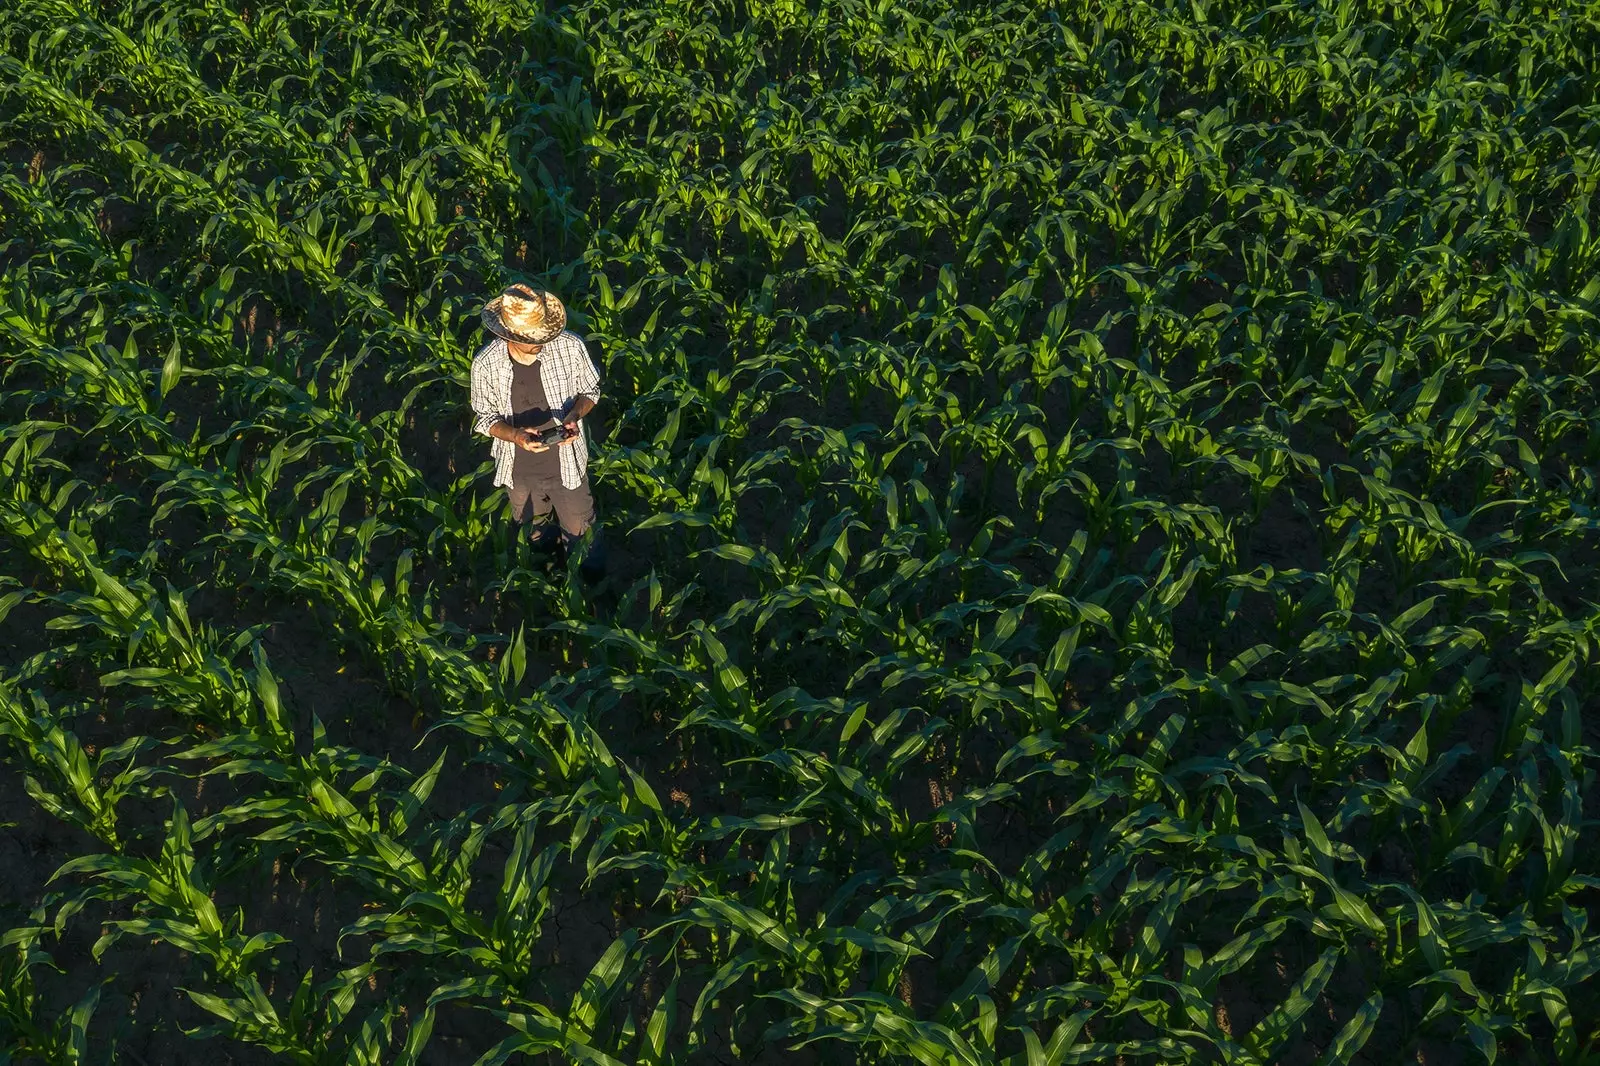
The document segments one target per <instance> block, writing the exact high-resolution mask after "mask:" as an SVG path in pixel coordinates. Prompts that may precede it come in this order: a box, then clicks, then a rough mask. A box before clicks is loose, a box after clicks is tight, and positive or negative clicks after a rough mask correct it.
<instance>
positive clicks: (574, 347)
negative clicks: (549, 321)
mask: <svg viewBox="0 0 1600 1066" xmlns="http://www.w3.org/2000/svg"><path fill="white" fill-rule="evenodd" d="M555 344H556V346H558V347H559V348H561V349H562V350H563V351H568V352H575V353H576V352H584V353H587V352H588V351H589V345H588V344H587V343H586V342H585V341H584V339H583V338H582V337H580V336H578V335H577V334H576V333H574V332H572V331H571V330H570V329H564V330H562V331H561V332H560V333H557V334H556V339H555Z"/></svg>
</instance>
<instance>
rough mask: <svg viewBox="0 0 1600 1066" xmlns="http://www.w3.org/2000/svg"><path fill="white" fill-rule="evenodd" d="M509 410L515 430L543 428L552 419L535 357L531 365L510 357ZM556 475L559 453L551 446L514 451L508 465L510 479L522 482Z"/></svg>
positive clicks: (558, 465)
mask: <svg viewBox="0 0 1600 1066" xmlns="http://www.w3.org/2000/svg"><path fill="white" fill-rule="evenodd" d="M511 412H512V413H511V419H510V421H511V424H512V425H513V426H516V427H517V428H518V429H543V428H545V427H546V426H548V425H550V423H551V422H552V421H554V419H555V414H554V412H552V411H551V410H550V401H549V400H548V399H547V398H546V397H545V393H544V378H543V377H542V376H541V373H540V370H539V363H538V361H537V360H535V361H534V364H533V365H532V366H523V365H522V364H521V363H519V362H517V361H516V360H515V359H513V360H511ZM560 477H561V453H560V452H558V451H556V448H555V446H554V445H552V446H551V447H550V448H549V449H548V450H547V451H542V452H530V451H525V450H523V449H522V448H518V449H517V450H516V453H515V459H514V460H513V462H512V464H511V480H512V481H515V482H517V483H519V484H524V483H526V482H529V481H545V480H548V479H550V478H560Z"/></svg>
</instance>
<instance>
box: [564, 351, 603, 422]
mask: <svg viewBox="0 0 1600 1066" xmlns="http://www.w3.org/2000/svg"><path fill="white" fill-rule="evenodd" d="M578 345H579V347H581V348H582V349H583V358H582V359H579V360H576V363H577V369H576V370H575V371H574V372H573V376H574V381H573V385H574V390H573V391H574V392H575V393H576V394H577V395H575V396H574V397H573V398H572V403H571V405H570V406H568V408H567V414H566V417H565V418H563V419H562V420H561V424H562V425H564V426H566V427H567V431H568V434H569V436H570V434H571V433H572V431H574V430H576V429H577V428H578V420H579V419H581V418H582V417H583V416H584V415H586V414H588V413H589V412H590V411H593V410H594V408H595V404H597V403H599V402H600V375H599V373H598V372H597V371H596V370H595V368H594V358H593V357H592V356H590V355H589V346H588V345H587V344H584V343H583V340H582V339H581V338H580V339H579V340H578Z"/></svg>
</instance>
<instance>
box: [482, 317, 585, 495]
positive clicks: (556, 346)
mask: <svg viewBox="0 0 1600 1066" xmlns="http://www.w3.org/2000/svg"><path fill="white" fill-rule="evenodd" d="M534 365H535V366H537V367H538V368H539V371H540V380H541V381H543V383H544V394H545V397H546V398H547V399H548V400H549V402H550V410H551V411H552V412H553V413H554V414H555V415H556V417H557V418H565V417H566V414H567V412H568V411H569V410H571V409H572V402H573V400H575V399H577V398H578V397H579V396H587V397H589V399H591V400H593V401H594V402H595V403H599V402H600V375H599V373H598V372H597V371H596V370H595V367H594V360H593V359H591V358H590V357H589V349H588V347H587V346H586V345H585V344H584V343H583V339H582V338H581V337H579V336H578V335H577V334H575V333H569V332H567V331H566V330H562V331H561V333H560V334H559V335H557V337H556V339H555V340H553V341H551V342H550V343H548V344H546V345H545V346H544V348H543V349H541V350H540V352H539V361H538V362H537V363H536V364H534ZM472 411H473V413H474V414H476V415H477V416H478V417H477V421H475V422H474V423H473V424H472V428H473V429H474V430H476V431H477V432H479V433H482V434H483V435H484V436H486V437H487V436H489V427H490V426H492V425H494V424H495V423H496V422H498V421H500V420H501V419H502V418H503V419H506V420H507V421H509V420H510V419H511V416H512V413H513V412H512V410H511V353H510V352H508V351H507V350H506V342H505V341H503V340H501V339H500V338H499V337H496V338H494V339H493V340H491V341H490V342H489V343H488V344H485V345H484V346H483V347H482V348H480V349H478V354H477V355H476V356H475V357H474V358H473V360H472ZM557 450H558V451H560V453H561V484H562V485H564V486H566V487H567V488H569V489H575V488H577V487H578V486H579V485H580V484H582V483H583V477H584V474H585V473H587V472H588V469H589V445H588V442H587V441H586V439H585V438H584V435H583V420H582V419H581V418H580V419H579V420H578V438H577V439H576V440H574V441H573V442H572V443H571V444H563V445H560V446H558V448H557ZM489 454H490V455H491V456H493V458H494V483H495V484H496V485H506V486H509V485H510V484H511V467H512V465H513V463H514V462H515V461H516V455H517V450H516V445H514V444H512V443H511V442H510V441H506V440H500V439H498V438H494V439H492V440H491V442H490V444H489Z"/></svg>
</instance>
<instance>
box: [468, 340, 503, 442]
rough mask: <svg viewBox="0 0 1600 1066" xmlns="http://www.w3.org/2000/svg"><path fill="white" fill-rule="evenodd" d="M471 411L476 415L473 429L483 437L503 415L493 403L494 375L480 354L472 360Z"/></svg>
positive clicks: (487, 434)
mask: <svg viewBox="0 0 1600 1066" xmlns="http://www.w3.org/2000/svg"><path fill="white" fill-rule="evenodd" d="M472 413H473V414H474V415H476V416H477V418H476V419H474V421H473V423H472V428H473V430H474V431H475V432H477V433H481V434H483V435H484V436H485V437H487V436H489V427H490V426H492V425H494V424H495V423H496V422H498V421H500V419H501V418H503V417H504V416H503V415H502V414H501V413H500V410H499V405H498V404H496V403H495V394H494V376H493V374H491V373H490V371H489V367H488V364H487V363H486V362H485V360H484V358H483V356H481V355H480V356H478V358H476V359H474V360H473V361H472Z"/></svg>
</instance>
